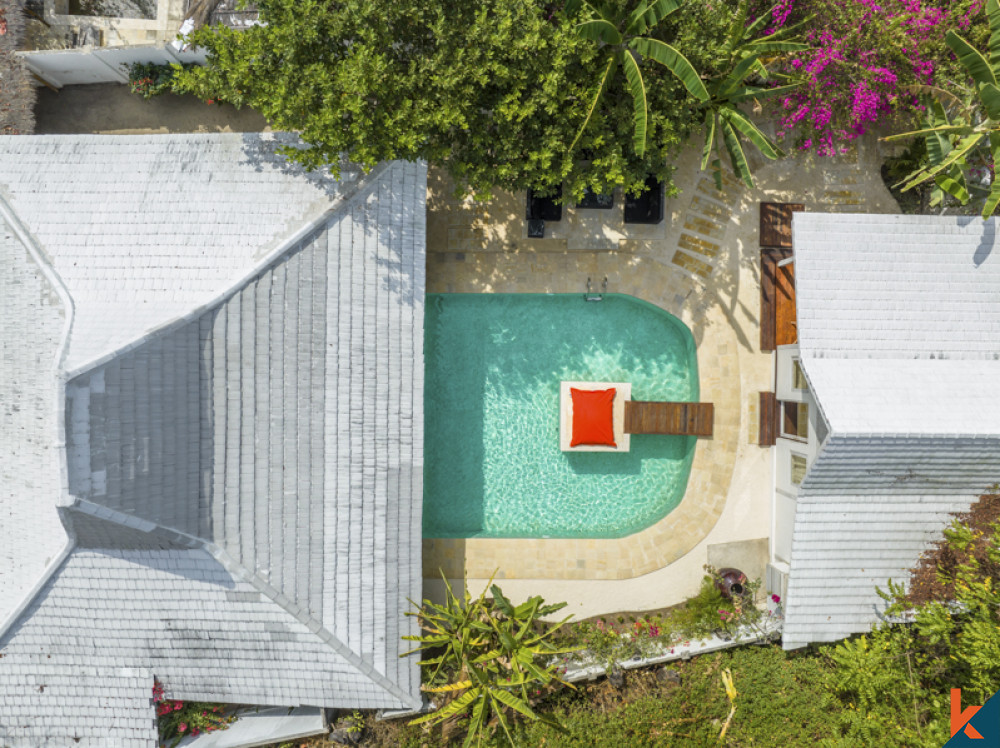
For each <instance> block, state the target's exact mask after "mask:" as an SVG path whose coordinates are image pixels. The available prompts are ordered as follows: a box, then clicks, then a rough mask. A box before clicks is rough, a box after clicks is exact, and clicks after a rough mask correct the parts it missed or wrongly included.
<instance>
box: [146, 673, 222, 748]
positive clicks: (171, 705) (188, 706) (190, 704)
mask: <svg viewBox="0 0 1000 748" xmlns="http://www.w3.org/2000/svg"><path fill="white" fill-rule="evenodd" d="M153 703H154V704H155V705H156V723H157V728H158V730H159V733H160V742H161V743H164V744H166V745H168V746H175V745H177V744H178V743H179V742H180V741H181V740H182V739H183V738H186V737H187V736H189V735H192V736H193V735H200V734H201V733H203V732H215V731H216V730H225V729H226V728H227V727H229V725H230V724H231V723H232V722H233V721H234V720H235V719H236V715H235V714H233V713H232V712H229V711H227V707H226V705H224V704H206V703H202V702H199V701H178V700H175V699H165V698H163V686H162V685H161V684H160V683H155V682H154V684H153Z"/></svg>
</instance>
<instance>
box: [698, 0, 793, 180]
mask: <svg viewBox="0 0 1000 748" xmlns="http://www.w3.org/2000/svg"><path fill="white" fill-rule="evenodd" d="M775 8H777V6H775V7H774V8H771V9H770V10H768V11H766V12H765V13H762V14H761V15H759V16H758V17H757V18H756V19H755V20H754V21H752V22H751V23H749V24H748V23H747V12H748V9H749V2H748V0H740V3H739V6H738V7H737V10H736V14H735V15H734V17H733V20H732V25H731V26H730V29H729V34H728V35H727V39H726V43H725V45H724V47H723V48H722V51H721V56H722V59H723V60H724V61H725V63H724V65H723V72H722V73H721V74H719V75H717V76H714V77H713V79H712V80H710V81H709V82H708V84H707V86H705V89H706V98H704V99H702V102H703V103H704V105H705V108H706V112H705V143H704V146H703V149H702V159H701V168H702V171H705V170H706V169H708V167H709V165H711V166H712V172H713V175H714V177H715V184H716V186H717V187H718V188H719V189H720V190H721V189H722V165H721V150H722V147H724V148H725V150H726V153H727V154H728V155H729V162H730V163H731V164H732V167H733V171H734V172H735V173H736V176H738V177H739V178H740V179H741V180H742V181H743V183H744V184H745V185H746V186H747V187H750V188H751V189H752V188H753V186H754V183H753V176H752V175H751V173H750V166H749V164H748V163H747V158H746V154H745V153H744V151H743V146H742V144H741V143H740V137H741V136H742V137H744V138H746V139H747V140H749V141H750V142H751V143H753V145H754V146H756V147H757V149H758V150H759V151H760V152H761V153H762V154H763V155H764V156H765V157H766V158H769V159H772V160H773V159H776V158H780V157H781V156H783V155H784V153H782V151H781V149H779V148H778V146H777V145H775V144H774V142H773V141H772V140H771V139H770V138H769V137H767V135H765V134H764V133H763V132H761V130H760V129H759V128H758V127H757V126H756V125H755V124H754V123H753V122H752V121H751V120H750V118H749V117H747V116H746V115H745V114H744V113H743V112H742V111H740V109H739V106H740V105H741V104H746V103H747V102H751V101H753V102H759V101H761V100H764V99H768V98H771V97H775V96H782V95H785V94H787V93H788V92H790V91H791V90H792V89H794V88H797V87H798V86H799V85H800V84H799V83H798V82H794V83H786V84H785V85H779V86H767V85H765V84H766V83H767V81H768V78H769V74H768V71H767V67H766V64H765V62H766V58H767V56H773V55H775V54H784V53H788V52H799V51H802V50H804V49H808V45H806V44H802V43H800V42H795V41H792V40H790V38H789V37H791V35H792V34H793V33H794V32H795V31H796V30H797V29H798V28H799V26H801V23H804V22H800V23H799V24H796V25H794V26H785V27H783V28H781V29H777V30H774V31H773V32H772V33H769V34H767V35H765V36H760V37H758V38H755V36H756V35H757V34H758V33H760V32H762V31H764V30H765V26H766V24H767V22H768V21H769V20H771V18H772V17H773V15H774V10H775ZM748 79H751V80H752V82H751V83H747V80H748ZM720 140H721V143H720V142H719V141H720ZM713 153H715V155H716V157H715V159H713V158H712V154H713Z"/></svg>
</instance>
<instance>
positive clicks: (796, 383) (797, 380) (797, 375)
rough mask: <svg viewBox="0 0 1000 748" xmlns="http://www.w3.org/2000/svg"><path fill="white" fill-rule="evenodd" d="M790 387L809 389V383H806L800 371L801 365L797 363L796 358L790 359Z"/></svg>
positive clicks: (804, 376)
mask: <svg viewBox="0 0 1000 748" xmlns="http://www.w3.org/2000/svg"><path fill="white" fill-rule="evenodd" d="M792 389H795V390H807V389H809V385H808V384H806V375H805V374H804V373H803V372H802V366H800V365H799V360H798V359H797V358H793V359H792Z"/></svg>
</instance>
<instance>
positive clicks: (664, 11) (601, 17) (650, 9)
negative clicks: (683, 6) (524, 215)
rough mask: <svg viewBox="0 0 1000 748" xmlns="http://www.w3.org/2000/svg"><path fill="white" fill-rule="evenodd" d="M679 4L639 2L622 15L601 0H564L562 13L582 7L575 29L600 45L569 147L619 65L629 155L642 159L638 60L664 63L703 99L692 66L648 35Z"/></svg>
mask: <svg viewBox="0 0 1000 748" xmlns="http://www.w3.org/2000/svg"><path fill="white" fill-rule="evenodd" d="M678 8H680V2H678V0H654V2H653V3H652V4H650V3H649V2H648V0H641V2H640V3H639V6H638V7H637V8H636V9H635V10H634V11H632V12H631V13H626V11H625V8H624V7H623V6H622V5H620V4H615V5H612V4H611V3H609V2H604V1H603V0H568V2H567V3H566V15H567V16H569V17H570V18H572V17H574V16H576V15H577V14H578V13H580V11H581V10H583V11H585V13H586V16H587V17H586V19H585V20H583V21H581V22H580V23H578V24H577V26H576V31H577V33H578V34H580V36H582V37H583V38H585V39H589V40H591V41H594V42H597V43H599V44H600V45H602V54H603V56H604V60H603V72H602V73H601V76H600V81H599V83H598V86H597V93H596V94H595V95H594V98H593V100H592V101H591V103H590V108H589V109H588V110H587V116H586V118H585V119H584V121H583V124H582V125H581V126H580V129H579V131H578V132H577V134H576V137H575V138H574V139H573V142H572V143H571V144H570V147H569V148H570V151H572V150H573V148H574V147H575V146H576V144H577V142H579V140H580V137H581V136H582V135H583V133H584V131H585V130H586V129H587V125H589V124H590V120H591V118H592V117H593V116H594V112H595V111H597V107H598V106H599V105H600V103H601V99H602V98H603V97H604V92H605V91H606V90H607V87H608V83H609V82H610V80H611V78H612V75H613V73H614V71H615V69H616V68H617V67H618V66H619V65H620V66H621V67H622V69H623V70H624V72H625V80H626V82H627V84H628V90H629V93H630V94H631V95H632V109H633V113H632V122H633V125H634V134H633V138H632V144H633V148H634V150H635V154H636V155H637V156H639V157H640V158H642V156H643V155H645V153H646V125H647V122H648V119H649V111H648V108H647V104H646V83H645V81H644V80H643V77H642V70H641V69H640V63H641V62H642V60H643V59H644V58H649V59H651V60H653V61H655V62H658V63H660V64H661V65H663V66H665V67H666V68H667V69H668V70H669V71H670V72H671V73H673V74H674V75H675V76H676V77H677V79H678V80H679V81H680V82H681V83H682V84H683V85H684V87H685V88H686V89H687V90H688V92H689V93H690V94H691V95H692V96H694V97H695V98H696V99H698V100H699V101H708V99H709V95H708V90H707V89H706V88H705V84H704V83H703V82H702V80H701V78H700V77H699V76H698V72H697V71H696V70H695V69H694V66H693V65H691V63H690V62H688V59H687V58H686V57H685V56H684V55H682V54H681V53H680V52H679V51H678V50H677V49H675V48H674V47H672V46H670V45H669V44H667V43H666V42H662V41H660V40H659V39H653V38H651V37H649V36H646V34H649V33H650V32H651V31H652V30H653V28H655V27H656V25H657V24H659V23H660V21H662V20H663V19H664V18H666V17H667V16H669V15H670V14H671V13H673V12H674V11H675V10H677V9H678Z"/></svg>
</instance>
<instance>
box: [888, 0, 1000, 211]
mask: <svg viewBox="0 0 1000 748" xmlns="http://www.w3.org/2000/svg"><path fill="white" fill-rule="evenodd" d="M986 16H987V18H988V20H989V24H990V41H989V50H988V56H987V55H985V54H983V53H982V52H980V51H979V50H978V49H976V48H975V47H974V46H972V44H970V43H969V42H968V41H966V40H965V39H964V38H963V37H962V36H960V35H959V34H957V33H956V32H955V31H949V32H948V33H947V35H946V36H945V43H946V44H947V45H948V47H949V48H950V49H951V51H952V52H954V53H955V56H956V57H957V58H958V61H959V63H960V64H961V65H962V67H963V68H965V71H966V72H967V73H968V74H969V77H970V78H971V79H972V82H973V91H972V94H973V98H972V100H971V103H970V105H969V106H968V107H967V108H966V111H965V112H963V113H961V114H960V115H959V116H958V117H956V118H955V119H953V120H952V119H949V117H948V114H947V112H946V110H945V108H944V106H943V105H942V104H941V103H940V102H938V103H937V104H936V105H935V106H934V107H933V108H932V109H931V110H930V111H929V112H928V116H927V118H925V120H924V127H923V128H922V129H920V130H913V131H911V132H904V133H899V134H897V135H891V136H889V137H887V138H885V140H887V141H893V140H901V139H904V138H912V137H915V136H919V137H923V138H924V139H925V141H926V143H927V154H928V161H929V164H928V166H926V167H924V168H921V169H917V170H916V171H915V172H913V173H912V174H911V175H910V176H909V177H907V178H906V179H905V180H903V182H901V183H900V186H901V190H902V191H903V192H906V191H907V190H910V189H913V188H914V187H916V186H917V185H920V184H923V183H924V182H927V181H931V180H933V181H934V184H935V185H936V187H937V188H938V189H940V190H941V191H942V192H947V193H948V194H949V195H952V196H953V197H954V198H955V199H956V200H958V201H959V202H961V203H962V204H963V205H964V204H966V203H968V202H969V200H970V199H971V195H972V193H973V191H974V190H970V187H969V184H968V182H967V180H966V176H965V172H966V170H967V168H968V167H969V166H970V164H971V163H972V162H974V161H980V160H981V161H983V162H986V163H988V164H989V168H990V170H991V175H992V180H991V185H990V189H989V192H988V193H987V194H986V199H985V201H984V202H983V207H982V211H981V213H982V217H983V218H984V219H986V218H989V217H990V216H991V215H993V213H994V212H995V211H996V209H997V205H998V204H1000V182H998V181H997V173H996V164H997V160H998V159H1000V0H987V2H986ZM983 151H986V154H984V155H985V156H987V157H986V158H983V157H982V156H981V154H982V153H983ZM941 197H942V198H943V194H942V195H941Z"/></svg>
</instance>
